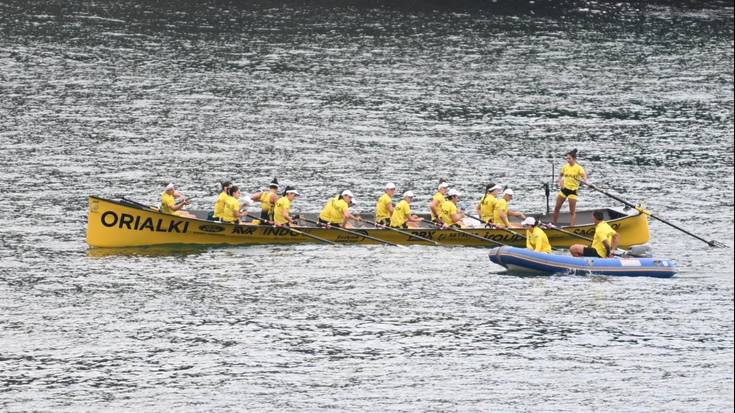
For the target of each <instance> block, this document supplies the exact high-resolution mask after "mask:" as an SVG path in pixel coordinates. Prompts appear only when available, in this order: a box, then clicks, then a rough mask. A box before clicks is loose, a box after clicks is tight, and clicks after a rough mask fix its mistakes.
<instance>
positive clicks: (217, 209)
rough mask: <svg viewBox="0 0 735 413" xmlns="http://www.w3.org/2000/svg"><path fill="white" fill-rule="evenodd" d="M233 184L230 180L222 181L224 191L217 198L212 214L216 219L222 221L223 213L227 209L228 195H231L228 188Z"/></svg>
mask: <svg viewBox="0 0 735 413" xmlns="http://www.w3.org/2000/svg"><path fill="white" fill-rule="evenodd" d="M231 186H232V182H230V181H224V182H222V192H220V193H219V196H217V200H216V201H215V202H214V213H213V214H212V219H213V220H214V221H222V213H223V212H224V210H225V201H227V197H229V196H230V195H229V194H228V193H227V190H228V189H230V187H231Z"/></svg>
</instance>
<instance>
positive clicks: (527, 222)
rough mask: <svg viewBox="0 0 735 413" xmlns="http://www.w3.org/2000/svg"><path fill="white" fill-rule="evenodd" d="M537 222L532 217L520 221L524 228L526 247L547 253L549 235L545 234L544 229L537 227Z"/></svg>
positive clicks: (549, 250)
mask: <svg viewBox="0 0 735 413" xmlns="http://www.w3.org/2000/svg"><path fill="white" fill-rule="evenodd" d="M538 224H539V222H538V221H536V219H535V218H534V217H528V218H526V219H524V220H523V222H521V225H522V226H523V228H525V229H526V248H528V249H529V250H531V251H536V252H543V253H545V254H548V253H550V252H551V244H550V243H549V237H547V236H546V233H545V232H544V230H542V229H541V228H539V226H538Z"/></svg>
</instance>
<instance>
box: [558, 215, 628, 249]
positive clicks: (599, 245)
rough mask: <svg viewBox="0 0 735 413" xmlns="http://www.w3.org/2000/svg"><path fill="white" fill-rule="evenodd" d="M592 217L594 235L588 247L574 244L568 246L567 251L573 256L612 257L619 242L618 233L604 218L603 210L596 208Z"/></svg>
mask: <svg viewBox="0 0 735 413" xmlns="http://www.w3.org/2000/svg"><path fill="white" fill-rule="evenodd" d="M592 219H593V221H594V222H595V235H594V237H593V238H592V246H590V247H588V246H586V245H582V244H575V245H572V246H571V247H569V252H571V253H572V255H573V256H575V257H598V258H608V257H612V256H613V254H614V252H615V250H616V249H617V248H618V244H619V243H620V234H618V233H617V232H616V231H615V230H614V229H613V228H612V227H611V226H610V224H608V223H607V222H605V221H604V219H605V212H604V211H602V210H597V211H595V212H593V213H592Z"/></svg>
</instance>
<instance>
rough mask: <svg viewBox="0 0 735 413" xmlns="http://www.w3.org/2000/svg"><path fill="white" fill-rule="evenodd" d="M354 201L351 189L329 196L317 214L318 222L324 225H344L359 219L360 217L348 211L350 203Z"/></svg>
mask: <svg viewBox="0 0 735 413" xmlns="http://www.w3.org/2000/svg"><path fill="white" fill-rule="evenodd" d="M354 202H355V197H354V195H353V194H352V191H343V192H342V193H341V194H340V195H338V196H336V197H334V198H330V199H329V201H327V203H326V205H324V208H323V209H322V212H321V213H320V214H319V223H320V224H324V225H326V226H334V227H346V226H347V225H348V224H349V221H359V220H360V218H359V217H356V216H354V215H352V214H351V213H350V205H352V204H353V203H354Z"/></svg>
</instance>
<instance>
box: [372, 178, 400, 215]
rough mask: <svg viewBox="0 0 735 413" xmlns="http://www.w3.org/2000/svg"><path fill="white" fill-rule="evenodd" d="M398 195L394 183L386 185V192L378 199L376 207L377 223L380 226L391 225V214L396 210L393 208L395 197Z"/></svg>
mask: <svg viewBox="0 0 735 413" xmlns="http://www.w3.org/2000/svg"><path fill="white" fill-rule="evenodd" d="M395 193H396V186H395V184H393V183H392V182H389V183H388V184H386V185H385V192H384V193H383V195H381V196H380V199H378V203H377V204H376V205H375V222H376V223H378V224H380V225H390V218H391V214H393V211H394V210H395V207H394V206H393V195H395Z"/></svg>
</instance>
